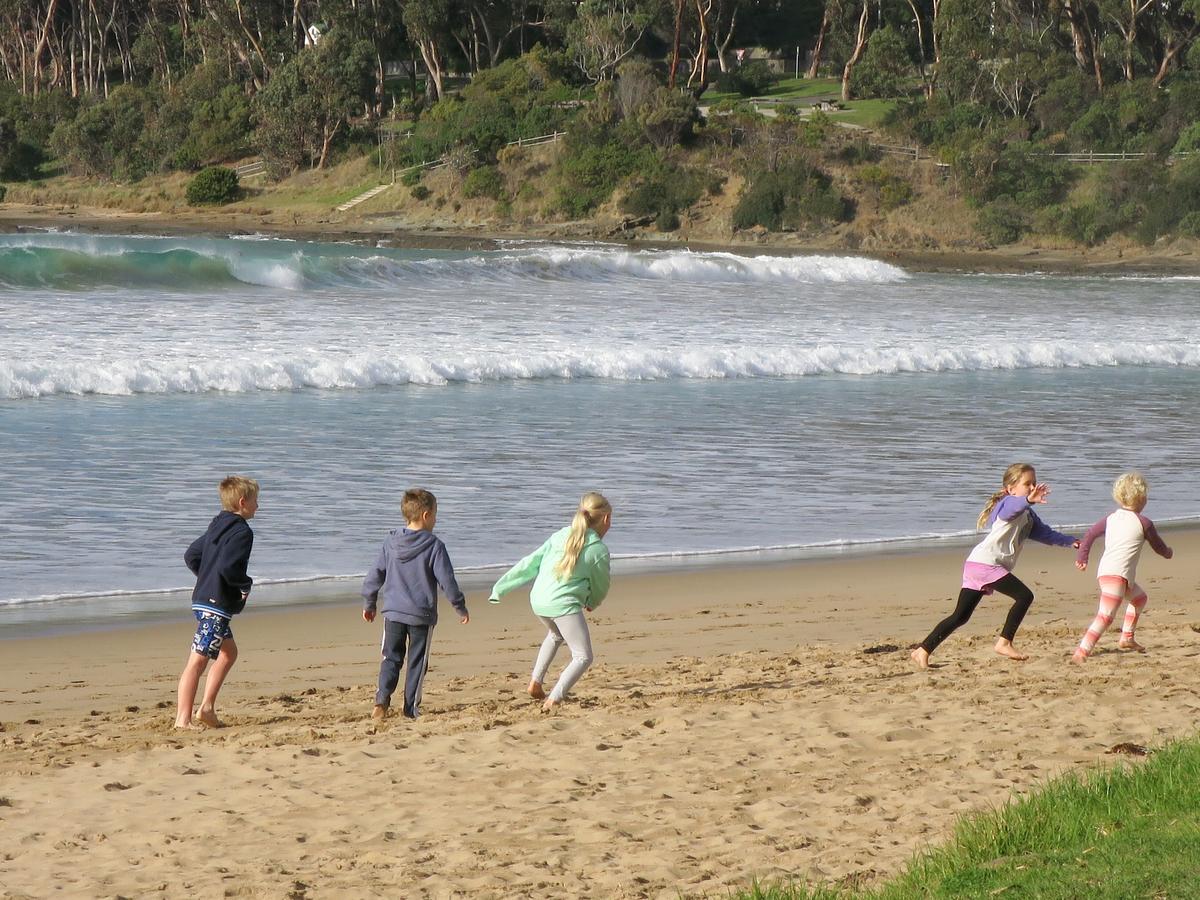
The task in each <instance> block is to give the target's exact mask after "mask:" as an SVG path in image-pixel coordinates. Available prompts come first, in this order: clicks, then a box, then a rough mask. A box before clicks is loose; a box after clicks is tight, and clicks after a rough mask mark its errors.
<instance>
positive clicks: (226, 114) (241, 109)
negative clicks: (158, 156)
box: [154, 63, 252, 171]
mask: <svg viewBox="0 0 1200 900" xmlns="http://www.w3.org/2000/svg"><path fill="white" fill-rule="evenodd" d="M154 128H155V130H156V132H157V134H156V142H157V143H159V144H161V145H163V146H164V147H165V148H167V152H166V153H165V154H164V155H165V157H166V163H167V166H168V167H169V168H172V169H177V170H181V171H193V170H195V169H198V168H200V167H201V166H202V165H204V164H205V163H206V162H210V161H212V160H220V159H230V158H233V157H238V156H243V155H245V153H246V152H247V151H248V150H249V148H250V137H251V133H252V132H251V121H250V101H249V99H247V97H246V92H245V91H244V90H243V89H242V87H241V85H239V84H237V83H236V82H235V81H233V80H231V79H230V77H229V72H228V70H227V69H226V67H225V66H222V65H218V64H216V63H206V64H204V65H199V66H196V67H195V68H194V69H192V70H191V71H189V72H188V73H187V75H185V76H184V77H183V78H182V79H180V81H179V83H178V84H177V85H176V87H175V89H174V90H172V91H169V92H168V93H167V94H166V96H165V98H164V101H163V104H162V106H161V107H160V109H159V111H158V115H157V116H156V120H155V122H154ZM171 148H174V150H173V151H172V150H171Z"/></svg>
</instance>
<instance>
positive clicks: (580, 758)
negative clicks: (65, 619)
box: [0, 531, 1200, 898]
mask: <svg viewBox="0 0 1200 900" xmlns="http://www.w3.org/2000/svg"><path fill="white" fill-rule="evenodd" d="M1166 537H1167V541H1168V543H1170V544H1172V545H1173V546H1174V547H1175V548H1176V557H1175V559H1174V560H1171V561H1164V560H1161V559H1159V558H1157V557H1155V556H1153V554H1151V553H1150V552H1149V551H1148V550H1147V551H1146V553H1145V554H1144V555H1143V561H1142V567H1141V573H1140V575H1141V577H1140V578H1139V580H1140V581H1141V582H1142V584H1143V585H1144V586H1146V587H1147V589H1148V590H1149V592H1150V606H1149V609H1148V612H1147V613H1146V616H1145V618H1144V619H1143V623H1142V626H1141V628H1140V629H1139V638H1140V639H1141V641H1142V642H1143V643H1144V644H1146V645H1147V647H1148V648H1149V650H1150V652H1149V653H1147V654H1144V655H1140V654H1128V653H1119V652H1117V651H1116V650H1115V643H1116V637H1115V635H1112V634H1109V635H1106V636H1105V638H1104V639H1103V640H1102V641H1101V644H1100V647H1099V650H1098V652H1097V653H1096V655H1095V656H1094V657H1093V658H1092V660H1091V661H1090V662H1089V663H1088V664H1087V665H1086V666H1085V667H1082V668H1075V667H1071V666H1069V665H1068V664H1067V659H1068V657H1069V655H1070V653H1071V651H1072V649H1073V647H1074V645H1075V643H1076V642H1077V641H1078V639H1079V636H1080V634H1081V632H1082V631H1083V629H1084V627H1085V626H1086V625H1087V624H1088V622H1089V621H1090V619H1091V616H1092V615H1093V614H1094V611H1095V604H1096V596H1095V580H1094V577H1093V576H1092V575H1091V574H1089V575H1083V574H1081V573H1078V572H1076V571H1075V570H1074V568H1072V566H1071V560H1072V557H1073V554H1072V553H1071V552H1070V551H1064V550H1061V549H1050V548H1042V547H1031V548H1029V549H1027V550H1026V553H1025V556H1024V557H1023V559H1022V561H1021V566H1020V568H1019V569H1018V574H1020V575H1021V576H1022V577H1023V578H1025V580H1026V581H1027V583H1029V584H1030V585H1031V586H1033V587H1034V590H1035V591H1036V592H1037V600H1036V601H1035V604H1034V607H1033V610H1032V611H1031V613H1030V615H1029V617H1028V618H1027V619H1026V622H1025V626H1024V628H1023V629H1022V631H1021V633H1020V634H1019V635H1018V641H1017V643H1018V646H1020V647H1022V648H1024V649H1025V650H1027V651H1029V652H1031V653H1032V654H1033V658H1032V659H1030V660H1029V661H1028V662H1025V663H1012V662H1008V661H1006V660H1003V659H1001V658H999V657H997V656H995V655H994V654H993V653H992V651H991V646H992V643H993V641H994V636H995V633H996V630H997V629H998V627H999V624H1000V622H1001V621H1002V619H1003V616H1004V612H1005V611H1006V608H1007V603H1006V601H1004V600H1002V599H1001V598H988V599H986V600H985V601H984V603H983V604H982V606H981V607H980V610H979V612H978V613H977V614H976V617H975V619H974V620H973V621H972V622H971V623H970V624H969V625H967V626H966V628H964V629H963V630H961V631H960V632H959V633H957V634H956V635H954V636H953V637H951V638H950V640H949V641H947V643H946V644H945V645H943V647H942V648H941V650H940V651H939V652H938V653H937V654H936V655H935V657H934V663H935V667H934V668H932V669H930V670H929V671H926V672H918V671H915V670H914V668H913V666H912V664H911V663H910V661H909V659H908V653H907V648H908V647H909V646H910V645H911V644H912V643H914V642H915V641H917V640H919V639H920V638H921V637H923V636H924V634H925V633H926V632H927V631H928V629H929V628H930V627H931V626H932V625H933V623H934V622H935V621H936V620H937V619H938V618H940V617H941V616H943V615H944V614H946V613H947V612H948V611H949V609H950V607H951V606H952V598H953V597H954V596H955V595H956V594H957V577H958V574H959V571H960V566H961V561H962V556H963V552H962V551H961V550H959V549H955V550H953V551H939V552H932V553H925V554H913V555H895V556H882V555H881V556H871V557H858V558H842V559H837V560H832V561H815V562H805V563H797V564H788V565H770V566H767V565H764V566H759V567H755V568H744V569H735V568H728V569H713V570H707V571H699V572H691V573H684V574H679V573H675V574H669V575H644V576H637V577H633V576H627V577H624V578H621V577H618V578H617V579H616V580H615V582H614V588H613V592H612V595H611V596H610V598H609V600H608V601H607V602H606V604H605V605H604V606H603V607H602V608H601V609H600V610H599V611H598V612H597V613H596V614H595V615H594V616H593V617H592V623H593V641H594V644H595V649H596V655H597V665H596V666H595V667H594V668H593V669H592V671H590V672H589V673H588V674H587V675H586V676H585V677H584V679H583V681H582V682H581V683H580V685H579V686H578V688H577V689H576V696H575V699H574V701H573V702H570V703H569V704H567V705H566V707H565V708H564V710H563V712H562V713H561V714H560V715H558V716H554V717H547V716H542V715H541V714H539V712H538V708H537V705H536V704H534V703H533V702H532V701H530V700H529V699H528V698H526V697H525V696H524V695H523V693H522V690H523V688H524V685H525V682H526V679H527V677H528V669H529V666H530V665H531V663H532V659H533V655H534V652H535V650H536V647H537V644H538V642H539V640H540V637H541V635H540V633H539V630H538V625H537V622H536V620H535V619H534V618H533V617H532V615H531V614H530V613H529V611H528V607H527V604H526V603H525V602H524V599H523V598H522V597H521V596H520V595H519V594H513V595H510V597H509V598H506V601H505V603H504V604H503V605H502V606H500V607H491V606H489V605H488V604H487V603H485V602H484V598H483V597H482V596H479V595H476V596H472V597H470V601H471V605H472V615H473V618H472V621H471V623H470V625H467V626H460V625H459V624H458V623H457V621H456V620H455V619H454V618H453V617H452V616H451V615H449V614H447V615H446V616H445V617H444V619H443V621H442V623H441V624H440V625H439V626H438V629H437V631H436V632H435V644H434V653H435V655H434V657H433V660H434V662H433V666H432V668H431V671H430V673H429V676H428V680H427V687H426V696H425V708H424V715H423V717H422V718H421V719H420V720H419V721H418V722H416V723H411V722H408V721H405V720H402V719H389V720H387V721H386V722H384V723H382V724H376V723H372V722H371V721H370V720H369V718H368V717H369V713H370V710H371V702H372V695H373V682H374V677H375V673H376V667H377V656H376V654H377V649H376V648H377V642H378V640H379V636H380V627H379V624H378V623H376V624H374V625H367V624H366V623H364V622H362V621H361V620H360V619H359V618H358V607H357V603H356V602H355V600H354V599H352V598H347V601H346V603H345V604H344V605H340V606H330V607H323V608H313V609H302V610H292V611H273V612H261V613H258V614H255V613H252V612H251V613H247V614H245V615H243V616H240V617H239V618H238V619H237V620H236V622H235V631H236V633H237V638H238V644H239V647H240V648H241V659H240V660H239V662H238V664H237V666H236V667H235V668H234V670H233V673H232V675H231V676H230V680H229V682H228V683H227V685H226V687H225V690H224V691H223V693H222V698H221V704H220V712H221V713H222V715H223V717H224V718H225V720H226V722H227V723H228V727H227V728H224V729H221V730H205V731H198V732H183V733H180V732H175V731H173V730H172V729H171V728H170V725H171V722H172V716H173V705H174V688H175V681H176V678H177V677H178V671H179V668H180V666H181V665H182V662H183V659H184V656H185V655H186V652H187V644H188V640H189V637H190V633H191V628H190V626H189V624H188V623H187V621H186V620H184V619H181V620H180V622H179V623H178V624H177V625H169V626H156V627H147V628H139V629H128V630H120V631H109V632H96V633H92V634H89V635H83V636H68V637H55V638H44V639H28V640H9V641H0V723H2V724H0V897H6V898H7V897H25V896H29V897H47V896H51V895H53V896H66V897H89V898H90V897H117V896H122V897H141V896H167V897H183V896H201V897H217V896H248V897H290V898H322V897H399V896H403V897H452V896H471V897H556V898H557V897H568V896H569V897H672V898H673V897H678V896H680V895H684V896H696V895H704V894H708V895H710V896H724V895H725V893H726V891H727V890H728V889H729V888H736V887H744V886H747V885H749V883H750V881H751V879H752V878H755V877H757V878H759V879H768V880H770V879H778V878H788V877H798V878H806V879H812V880H818V881H828V882H839V883H844V884H845V883H851V884H854V883H858V884H865V883H872V882H875V881H877V880H878V879H880V878H882V877H885V876H887V875H888V874H891V873H895V872H897V871H899V870H900V869H901V868H902V867H903V865H904V864H905V862H906V861H907V860H908V859H909V858H910V857H911V855H912V854H913V853H914V852H915V851H917V850H920V849H921V848H922V847H925V846H927V845H930V844H936V843H938V842H940V841H942V840H944V839H945V838H946V837H947V836H948V834H949V833H950V830H951V828H952V826H953V823H954V820H955V818H956V817H957V816H958V815H960V814H962V813H967V812H971V811H974V810H981V809H986V808H990V807H995V806H997V805H1000V804H1003V803H1004V802H1005V801H1006V800H1008V799H1010V798H1011V797H1013V796H1015V795H1019V794H1021V793H1023V792H1025V791H1028V790H1029V789H1030V788H1032V787H1034V786H1036V785H1037V784H1039V783H1041V782H1043V781H1045V780H1046V779H1047V778H1049V777H1051V776H1053V775H1055V774H1057V773H1061V772H1063V771H1066V770H1070V769H1076V768H1079V767H1081V766H1082V767H1086V766H1092V765H1096V764H1105V765H1107V764H1111V763H1112V762H1113V760H1114V759H1115V758H1116V757H1114V756H1111V755H1107V753H1106V751H1107V750H1108V749H1109V748H1111V747H1113V746H1114V745H1116V744H1118V743H1121V742H1133V743H1137V744H1146V745H1151V746H1153V745H1155V744H1159V743H1161V742H1163V741H1165V740H1168V739H1171V738H1176V737H1183V736H1189V735H1191V734H1192V733H1193V732H1194V730H1195V728H1196V722H1197V717H1198V715H1200V666H1197V665H1196V657H1197V655H1200V634H1197V633H1196V630H1195V628H1194V627H1193V626H1194V625H1195V623H1197V621H1200V611H1198V610H1197V609H1196V608H1195V605H1194V602H1193V598H1194V597H1195V596H1196V594H1197V589H1198V588H1200V554H1198V553H1197V549H1198V548H1200V533H1198V532H1195V531H1170V532H1167V533H1166ZM448 612H449V610H448V607H447V613H448ZM1197 627H1200V626H1197ZM888 644H891V645H896V646H898V647H899V648H901V649H899V650H892V651H887V650H886V649H884V650H883V652H866V651H868V649H869V648H877V647H879V646H880V645H888ZM563 662H565V659H560V660H558V661H557V663H558V665H556V667H555V670H554V671H557V669H558V668H559V666H561V665H562V663H563Z"/></svg>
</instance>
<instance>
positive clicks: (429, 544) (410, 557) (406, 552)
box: [362, 528, 467, 625]
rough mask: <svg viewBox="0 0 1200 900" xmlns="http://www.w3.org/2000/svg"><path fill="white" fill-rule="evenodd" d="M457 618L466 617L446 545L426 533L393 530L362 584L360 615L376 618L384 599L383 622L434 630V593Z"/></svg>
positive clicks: (435, 622) (435, 598) (464, 601)
mask: <svg viewBox="0 0 1200 900" xmlns="http://www.w3.org/2000/svg"><path fill="white" fill-rule="evenodd" d="M439 586H440V587H441V589H442V593H444V594H445V595H446V598H447V599H448V600H449V601H450V603H451V605H453V607H454V609H455V610H456V611H457V612H458V614H459V615H460V616H465V615H466V614H467V598H466V597H464V596H463V592H462V589H461V588H459V586H458V581H457V580H455V578H454V566H453V565H452V564H451V562H450V554H449V553H447V552H446V545H445V544H443V543H442V542H441V540H440V539H439V538H437V537H435V536H434V534H433V532H431V531H421V530H417V531H413V530H410V529H408V528H398V529H396V530H395V531H392V532H390V533H389V534H388V536H387V539H386V540H384V542H383V547H382V549H380V551H379V559H377V560H376V561H375V565H374V566H373V567H372V568H371V569H370V570H368V572H367V576H366V578H364V579H363V586H362V595H363V609H364V610H366V611H367V612H375V610H376V607H377V606H378V605H379V598H380V595H382V596H383V604H382V606H383V618H384V619H385V620H387V621H389V622H403V623H405V624H406V625H436V624H437V592H438V587H439Z"/></svg>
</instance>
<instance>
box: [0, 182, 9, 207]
mask: <svg viewBox="0 0 1200 900" xmlns="http://www.w3.org/2000/svg"><path fill="white" fill-rule="evenodd" d="M7 196H8V188H6V187H5V186H4V185H2V184H0V203H3V202H4V198H5V197H7Z"/></svg>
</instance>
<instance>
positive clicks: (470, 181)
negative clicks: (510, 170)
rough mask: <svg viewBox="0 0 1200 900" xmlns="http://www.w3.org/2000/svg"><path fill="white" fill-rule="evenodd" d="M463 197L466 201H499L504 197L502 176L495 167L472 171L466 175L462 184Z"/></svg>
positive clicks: (481, 167) (483, 167)
mask: <svg viewBox="0 0 1200 900" xmlns="http://www.w3.org/2000/svg"><path fill="white" fill-rule="evenodd" d="M463 196H464V197H467V198H468V199H471V198H474V197H489V198H491V199H492V200H499V199H500V198H501V197H503V196H504V176H503V175H501V174H500V170H499V169H497V168H496V167H495V166H480V167H479V168H478V169H472V170H471V172H470V174H468V175H467V180H466V181H465V182H463Z"/></svg>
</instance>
